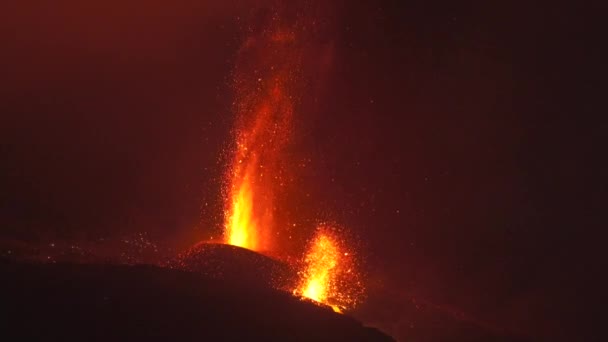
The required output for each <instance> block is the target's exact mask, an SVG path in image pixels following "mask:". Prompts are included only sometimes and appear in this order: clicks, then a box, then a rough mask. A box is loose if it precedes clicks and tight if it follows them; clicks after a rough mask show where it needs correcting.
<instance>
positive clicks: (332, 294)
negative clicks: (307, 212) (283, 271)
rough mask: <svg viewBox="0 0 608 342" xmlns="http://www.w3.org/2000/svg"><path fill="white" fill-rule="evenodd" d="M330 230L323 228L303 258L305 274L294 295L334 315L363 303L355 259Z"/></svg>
mask: <svg viewBox="0 0 608 342" xmlns="http://www.w3.org/2000/svg"><path fill="white" fill-rule="evenodd" d="M343 245H344V242H343V241H341V240H339V239H338V238H337V237H336V236H335V233H334V232H332V231H331V230H330V229H327V228H325V227H321V228H319V229H318V230H317V234H316V236H315V237H314V238H313V240H312V243H311V245H310V248H309V250H308V252H307V253H306V256H305V258H304V270H302V271H301V272H300V283H299V285H298V288H297V289H296V290H295V291H294V294H299V295H301V296H302V297H306V298H309V299H312V300H314V301H316V302H319V303H323V304H326V305H329V306H331V307H332V308H333V309H334V311H336V312H342V310H343V309H346V308H350V307H353V306H354V305H356V304H357V302H358V301H359V300H360V299H361V298H360V297H361V295H362V291H363V289H362V285H361V282H360V281H359V279H358V274H357V273H356V272H355V267H354V266H355V265H354V262H353V260H352V255H351V254H349V253H348V252H345V251H344V248H343Z"/></svg>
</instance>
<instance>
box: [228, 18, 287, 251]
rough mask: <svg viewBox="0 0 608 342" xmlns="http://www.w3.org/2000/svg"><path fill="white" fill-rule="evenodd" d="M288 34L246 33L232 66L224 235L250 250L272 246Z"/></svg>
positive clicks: (280, 181)
mask: <svg viewBox="0 0 608 342" xmlns="http://www.w3.org/2000/svg"><path fill="white" fill-rule="evenodd" d="M274 21H275V19H273V22H274ZM294 39H295V38H294V33H293V32H292V31H290V30H286V29H283V28H279V29H273V30H264V31H263V32H262V33H261V34H259V35H258V36H254V37H250V38H249V39H248V40H247V41H246V42H245V44H244V45H243V47H242V48H241V51H240V52H239V60H238V62H237V66H236V70H235V72H234V88H235V90H236V97H237V99H236V102H235V111H236V113H237V125H236V128H235V138H236V139H235V140H236V143H235V151H234V155H233V158H232V161H231V166H230V169H229V172H228V176H227V189H226V200H225V202H226V204H225V206H226V219H225V221H226V222H225V241H226V243H228V244H231V245H235V246H239V247H244V248H247V249H251V250H255V251H268V250H271V249H272V245H273V238H274V232H275V224H276V223H275V220H274V217H275V212H276V210H277V207H276V199H277V196H278V195H280V193H281V192H282V191H283V188H284V186H285V180H284V179H283V173H284V170H283V164H282V163H283V162H284V159H283V155H284V147H285V145H286V144H287V142H288V140H289V136H290V130H291V127H290V124H291V117H292V115H293V110H294V109H293V108H294V99H295V95H294V94H293V91H292V89H293V88H294V86H295V81H296V80H297V73H298V69H299V61H298V60H299V58H298V53H297V49H296V48H295V45H294Z"/></svg>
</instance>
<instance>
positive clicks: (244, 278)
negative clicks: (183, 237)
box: [169, 242, 297, 289]
mask: <svg viewBox="0 0 608 342" xmlns="http://www.w3.org/2000/svg"><path fill="white" fill-rule="evenodd" d="M169 266H170V267H172V268H178V269H182V270H185V271H190V272H194V273H198V274H201V275H204V276H206V277H210V278H213V279H219V280H224V281H228V282H244V283H247V284H249V285H255V286H269V287H273V288H281V289H291V288H293V285H294V282H295V281H296V279H297V277H296V274H295V271H294V269H293V268H292V267H289V265H287V264H286V263H283V262H281V261H278V260H275V259H273V258H270V257H268V256H265V255H262V254H260V253H256V252H253V251H250V250H248V249H245V248H241V247H236V246H231V245H225V244H220V243H206V242H201V243H198V244H197V245H195V246H194V247H192V248H190V249H189V250H187V251H185V252H184V253H182V254H180V255H179V256H178V257H177V258H175V259H174V260H172V261H171V262H170V263H169Z"/></svg>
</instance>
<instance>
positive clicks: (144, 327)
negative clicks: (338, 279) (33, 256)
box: [0, 251, 391, 341]
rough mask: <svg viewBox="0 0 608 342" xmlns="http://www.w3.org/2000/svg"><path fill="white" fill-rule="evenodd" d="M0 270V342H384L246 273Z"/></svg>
mask: <svg viewBox="0 0 608 342" xmlns="http://www.w3.org/2000/svg"><path fill="white" fill-rule="evenodd" d="M207 252H209V253H215V252H217V251H213V252H211V251H207ZM220 253H222V252H220ZM0 272H1V274H2V282H1V283H0V294H1V297H2V298H1V299H0V301H1V303H2V305H1V306H0V311H1V312H0V314H1V315H2V317H5V319H3V321H4V322H3V323H5V327H4V328H3V329H0V339H2V340H5V341H8V340H11V339H10V338H11V337H12V338H17V339H19V340H27V339H35V340H43V339H44V340H79V341H86V340H104V341H108V340H109V341H111V340H127V339H130V340H161V339H162V340H175V341H179V340H198V341H201V340H202V341H204V340H254V341H258V340H285V341H287V340H288V341H298V340H300V341H311V340H317V341H322V340H328V341H329V340H332V341H336V340H339V341H390V340H391V338H390V337H388V336H387V335H384V334H383V333H381V332H379V331H378V330H376V329H373V328H368V327H364V326H363V325H362V324H361V323H359V322H358V321H356V320H355V319H353V318H351V317H349V316H346V315H340V314H336V313H334V312H332V310H331V309H329V308H325V307H322V306H319V305H315V304H313V303H309V302H306V301H302V300H299V299H297V298H295V297H293V296H291V295H290V294H288V293H286V292H282V291H278V290H275V289H272V288H270V287H268V286H265V285H262V284H261V283H255V282H253V283H252V282H249V281H247V279H249V278H248V276H247V275H245V276H244V277H243V278H242V279H241V280H242V281H227V280H225V279H224V280H220V279H213V278H211V277H207V276H203V275H201V274H195V273H192V272H185V271H182V270H175V269H169V268H160V267H156V266H145V265H141V266H127V265H112V264H68V263H57V264H36V263H19V262H16V261H9V260H4V261H1V262H0ZM250 273H251V272H250ZM238 278H239V277H238V276H234V277H232V279H238Z"/></svg>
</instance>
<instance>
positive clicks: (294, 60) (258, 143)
mask: <svg viewBox="0 0 608 342" xmlns="http://www.w3.org/2000/svg"><path fill="white" fill-rule="evenodd" d="M298 18H299V19H298V20H299V22H297V23H296V22H293V23H289V24H286V22H289V20H284V18H282V17H281V16H280V15H278V13H276V12H275V13H274V14H273V15H271V16H270V17H269V18H267V19H268V21H267V22H266V24H263V25H262V27H264V28H262V29H260V28H259V26H258V28H257V29H251V28H249V29H248V38H247V39H246V40H245V42H244V43H243V45H242V46H241V48H240V50H239V52H238V54H237V60H236V65H235V69H234V72H233V89H234V92H235V101H234V111H235V114H236V117H237V121H236V125H235V128H234V131H233V133H234V145H233V149H232V151H231V159H230V161H229V163H230V165H229V168H228V172H227V174H226V178H225V188H224V199H225V202H224V206H225V208H224V211H225V212H224V213H225V222H224V240H225V243H227V244H230V245H234V246H238V247H243V248H247V249H250V250H253V251H256V252H261V253H264V254H269V253H270V254H272V252H276V251H277V250H278V249H285V248H286V247H285V246H283V245H281V240H280V239H279V238H278V235H279V233H280V232H281V231H282V229H285V227H286V226H287V225H286V224H285V222H283V221H284V220H281V219H280V217H281V215H284V214H285V212H288V210H284V209H286V207H285V205H287V204H286V203H285V202H284V201H281V200H280V199H281V198H284V197H283V195H285V194H286V193H287V192H288V190H289V182H290V179H293V177H294V172H293V170H292V169H290V167H289V166H290V163H289V157H288V154H287V153H286V150H287V148H288V146H289V142H290V140H291V135H292V133H293V132H292V131H293V129H292V124H293V116H294V113H295V111H296V107H297V106H296V104H297V101H298V100H299V96H300V93H301V92H302V89H303V86H302V83H303V82H302V61H303V59H304V57H303V56H304V54H305V51H304V48H305V46H306V44H303V43H302V41H301V38H302V36H304V35H305V34H304V32H306V34H307V35H308V37H310V34H311V32H314V30H311V29H310V27H312V26H314V25H316V24H315V23H316V21H315V20H312V19H311V18H308V20H307V18H306V17H304V16H299V17H298ZM311 25H312V26H311ZM311 55H313V54H312V53H311V51H308V56H311ZM294 226H295V225H294ZM284 235H287V234H284ZM283 242H285V241H283ZM287 252H288V257H293V255H292V254H293V251H290V250H289V249H288V250H287ZM355 266H356V263H355V262H354V259H353V256H352V255H349V252H347V250H346V248H345V242H344V240H342V239H340V238H339V235H338V234H337V232H336V231H335V230H333V229H330V228H328V227H325V226H321V227H320V228H318V229H317V231H316V235H315V237H314V238H313V239H312V243H311V244H310V249H309V251H308V252H307V253H306V255H305V257H304V260H303V261H302V262H301V263H300V265H299V267H301V270H300V271H299V272H298V275H299V279H298V284H297V286H296V288H295V290H293V294H294V295H296V296H298V297H301V298H309V299H311V300H313V301H315V302H318V303H323V304H326V305H329V306H331V307H332V308H333V309H334V311H336V312H342V310H343V309H345V308H351V307H353V306H354V305H355V304H356V303H357V302H358V301H359V300H360V299H361V295H362V289H363V287H362V285H361V281H360V279H359V274H358V273H357V272H356V270H355Z"/></svg>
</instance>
